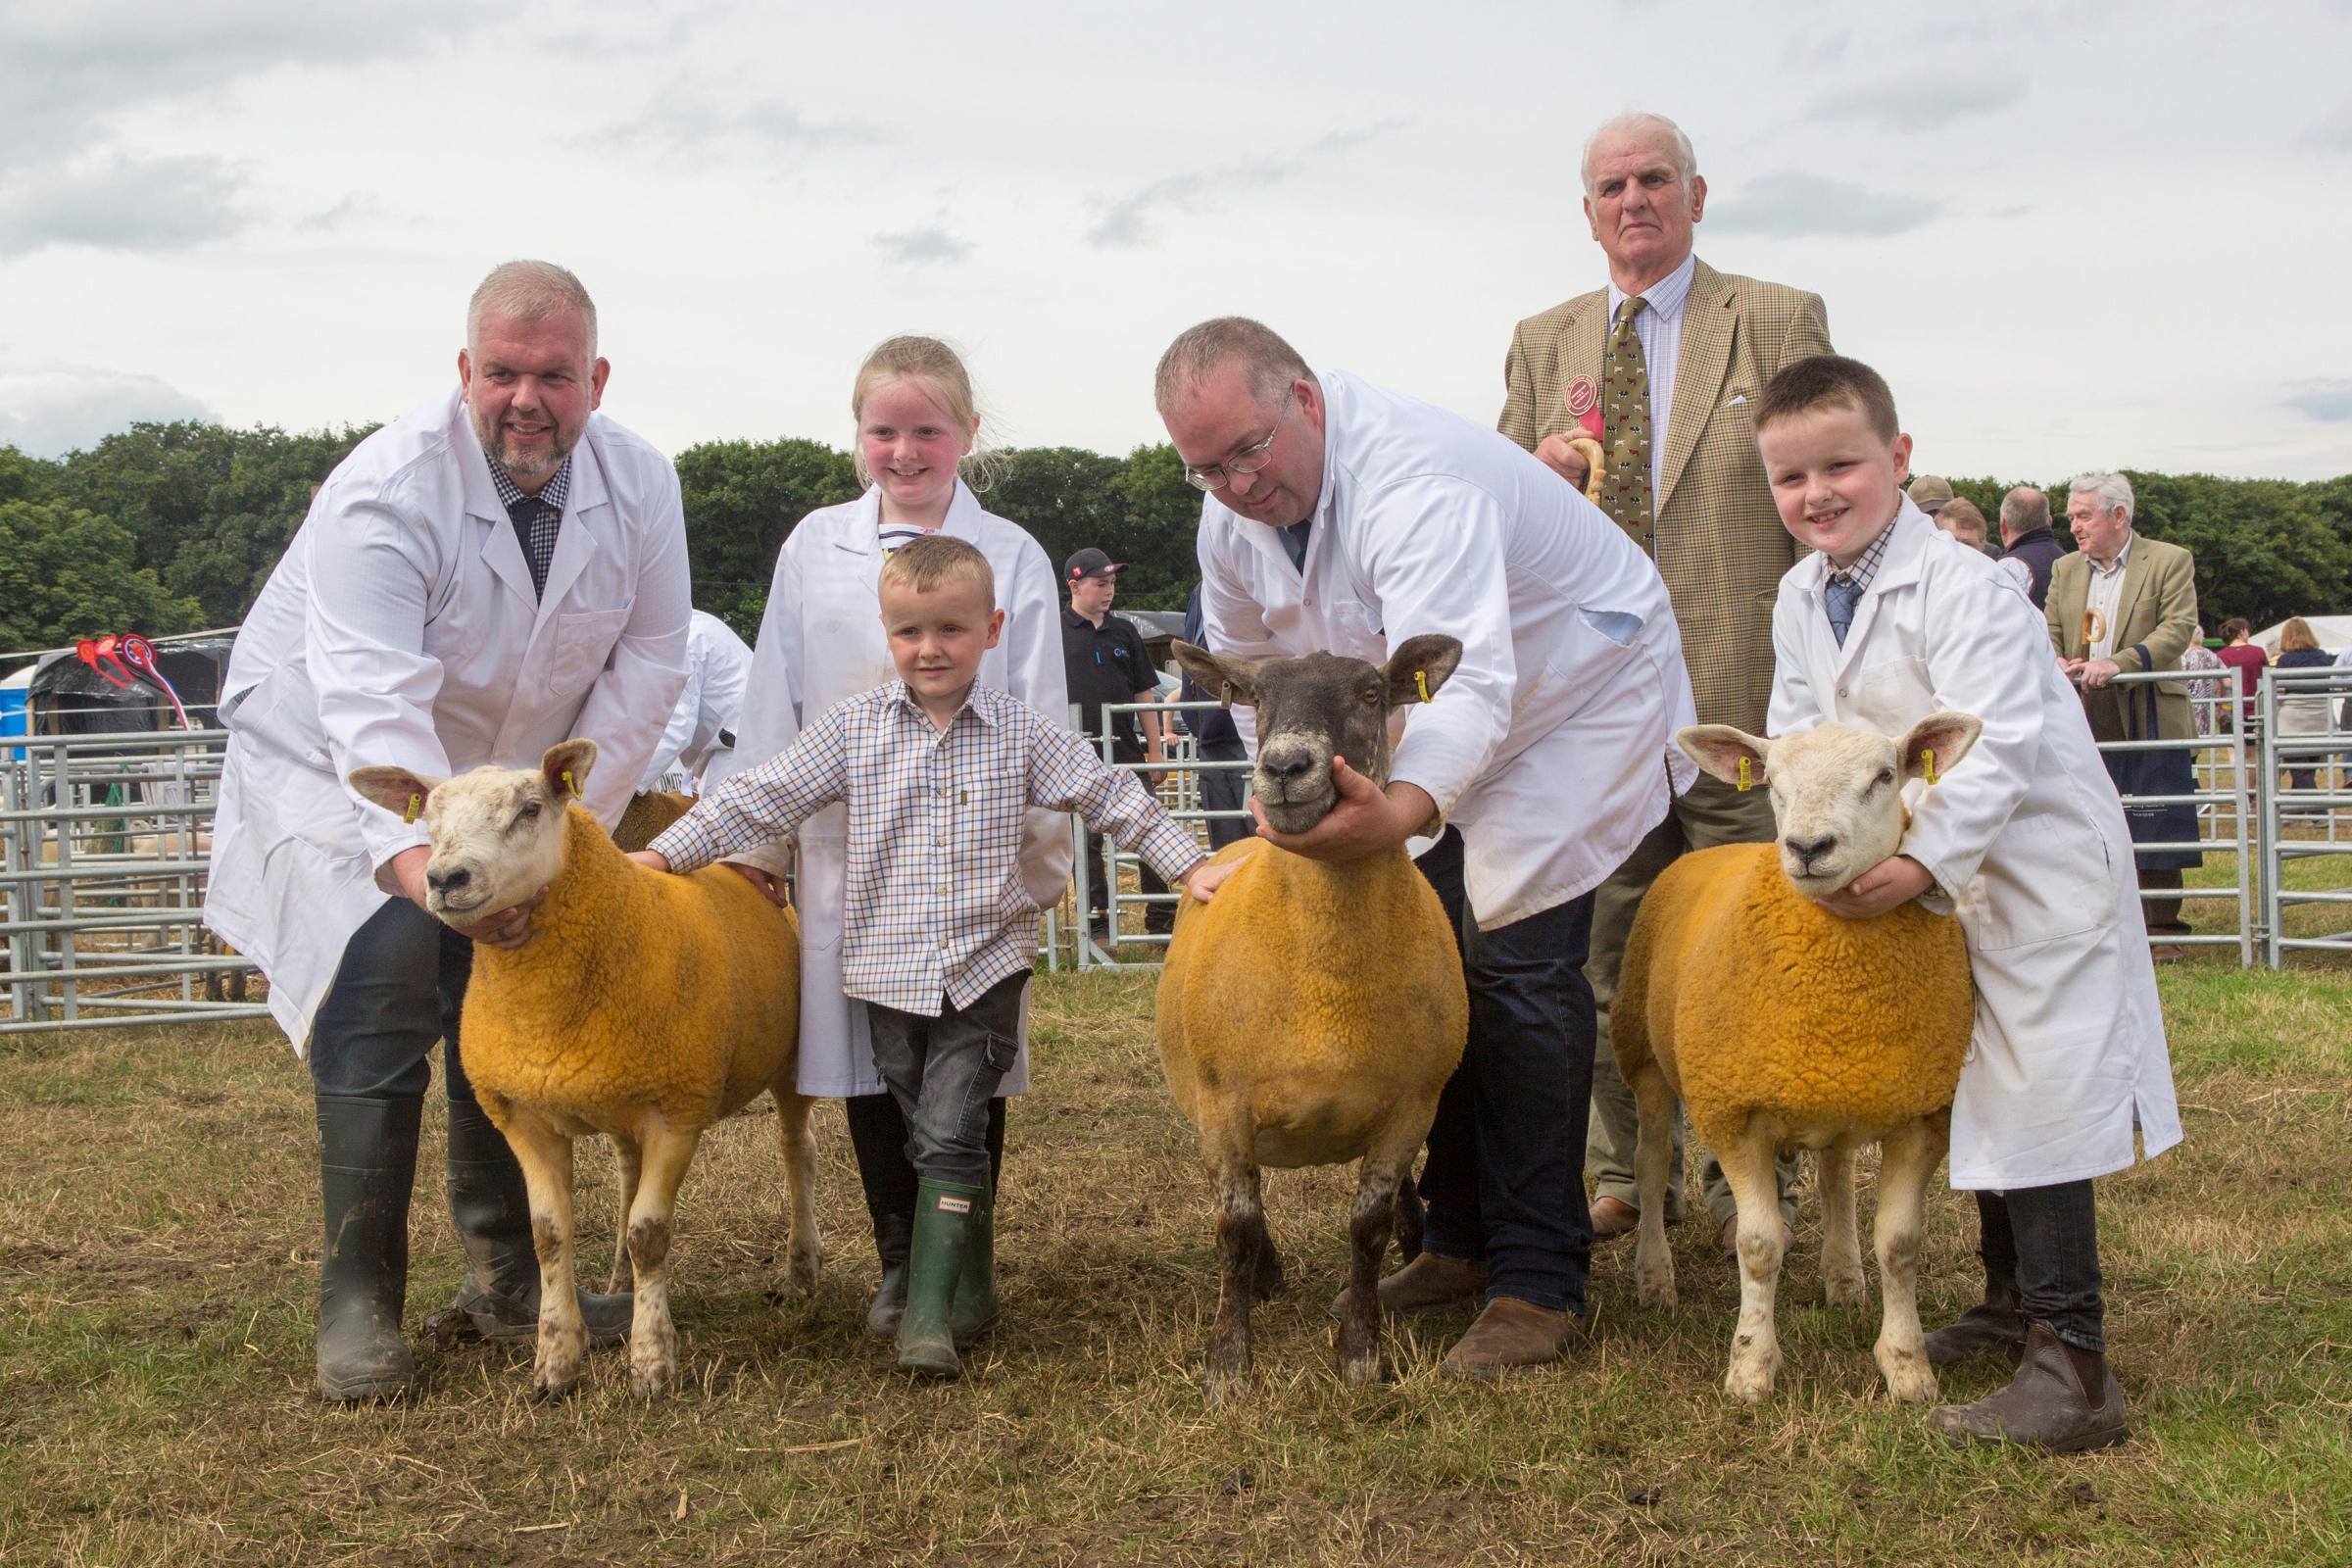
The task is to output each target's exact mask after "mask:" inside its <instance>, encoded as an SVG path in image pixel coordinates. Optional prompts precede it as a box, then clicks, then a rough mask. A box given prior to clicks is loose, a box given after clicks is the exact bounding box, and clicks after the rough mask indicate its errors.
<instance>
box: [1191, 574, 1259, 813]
mask: <svg viewBox="0 0 2352 1568" xmlns="http://www.w3.org/2000/svg"><path fill="white" fill-rule="evenodd" d="M1184 640H1185V641H1186V642H1188V643H1191V644H1192V645H1193V646H1194V647H1195V648H1208V632H1207V629H1206V626H1205V623H1204V622H1203V620H1202V618H1201V585H1200V584H1199V583H1195V584H1193V596H1192V597H1191V598H1190V599H1188V600H1186V601H1185V603H1184ZM1208 651H1209V652H1210V653H1212V654H1213V653H1215V652H1216V650H1215V649H1213V648H1208ZM1183 696H1184V700H1185V701H1186V702H1188V703H1213V702H1215V701H1216V700H1217V699H1216V696H1215V694H1214V693H1211V692H1205V691H1202V690H1201V687H1200V686H1199V685H1198V684H1196V683H1195V682H1194V681H1193V680H1192V678H1191V677H1189V676H1188V677H1186V679H1185V682H1184V693H1183ZM1184 721H1185V723H1186V724H1188V725H1189V726H1191V728H1192V731H1193V734H1194V735H1195V736H1197V737H1199V739H1200V743H1201V760H1202V761H1203V762H1242V761H1247V760H1249V758H1250V752H1249V749H1248V748H1247V747H1245V746H1244V745H1243V744H1242V732H1241V731H1240V730H1239V729H1238V728H1236V727H1235V726H1234V722H1233V715H1232V714H1231V713H1229V712H1227V711H1225V710H1224V709H1222V708H1219V709H1213V710H1211V709H1201V710H1198V711H1192V712H1188V713H1186V714H1185V715H1184ZM1200 777H1201V809H1203V810H1207V811H1238V810H1240V809H1242V800H1243V796H1244V794H1245V792H1246V791H1247V789H1248V786H1249V777H1250V776H1249V774H1247V773H1245V772H1243V771H1241V770H1240V769H1239V768H1215V769H1208V768H1204V769H1202V770H1201V775H1200ZM1250 832H1251V827H1250V819H1249V818H1248V817H1246V816H1222V817H1220V816H1212V817H1210V818H1209V819H1208V848H1209V853H1210V854H1212V855H1213V854H1215V853H1216V852H1217V851H1219V850H1221V849H1223V848H1224V847H1225V846H1226V845H1228V844H1232V843H1235V842H1237V841H1239V840H1242V839H1246V838H1248V837H1250Z"/></svg>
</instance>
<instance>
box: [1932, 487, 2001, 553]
mask: <svg viewBox="0 0 2352 1568" xmlns="http://www.w3.org/2000/svg"><path fill="white" fill-rule="evenodd" d="M1935 516H1936V527H1938V528H1940V529H1942V530H1943V531H1944V532H1945V533H1948V534H1950V535H1951V536H1952V537H1953V538H1955V539H1957V540H1959V541H1960V542H1961V543H1962V544H1964V545H1967V546H1968V547H1969V548H1970V549H1972V550H1985V540H1986V539H1987V538H1989V537H1990V535H1991V530H1990V529H1989V528H1987V527H1986V526H1985V514H1983V513H1982V512H1979V511H1978V510H1977V508H1976V503H1974V502H1972V501H1970V500H1968V499H1967V498H1966V497H1965V496H1954V497H1953V498H1952V499H1951V500H1949V501H1947V502H1945V503H1944V504H1943V505H1942V506H1941V507H1939V508H1938V509H1936V514H1935ZM1990 553H1991V552H1989V551H1987V552H1986V554H1990Z"/></svg>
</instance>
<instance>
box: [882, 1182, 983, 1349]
mask: <svg viewBox="0 0 2352 1568" xmlns="http://www.w3.org/2000/svg"><path fill="white" fill-rule="evenodd" d="M986 1198H987V1189H985V1188H981V1187H966V1186H963V1185H962V1184H960V1183H957V1182H935V1181H933V1180H931V1179H930V1178H929V1177H927V1176H926V1177H924V1178H923V1180H922V1183H921V1185H920V1186H919V1187H917V1188H916V1189H915V1200H914V1247H913V1250H912V1252H911V1255H910V1256H909V1258H908V1260H907V1311H906V1314H905V1315H904V1316H902V1317H901V1318H900V1319H899V1365H900V1366H901V1367H903V1368H905V1369H906V1370H907V1371H909V1372H929V1373H933V1374H935V1375H937V1376H940V1377H949V1378H954V1377H961V1376H962V1375H963V1363H962V1362H961V1361H959V1360H957V1359H956V1333H955V1328H954V1321H953V1320H954V1315H955V1313H954V1308H955V1302H956V1286H957V1285H958V1284H959V1283H960V1282H961V1280H962V1277H963V1269H964V1254H965V1252H967V1251H968V1250H970V1248H971V1243H972V1232H973V1230H974V1228H975V1223H974V1222H975V1218H976V1214H975V1211H976V1210H978V1209H979V1208H980V1207H981V1206H982V1205H983V1203H984V1201H985V1200H986Z"/></svg>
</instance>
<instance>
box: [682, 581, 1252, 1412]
mask: <svg viewBox="0 0 2352 1568" xmlns="http://www.w3.org/2000/svg"><path fill="white" fill-rule="evenodd" d="M880 589H881V600H882V624H883V629H884V631H885V632H886V633H887V635H888V637H889V640H890V653H891V660H892V662H894V663H895V664H896V665H897V666H898V671H899V678H898V679H897V680H894V681H891V682H890V683H888V684H887V685H883V686H879V687H876V688H875V689H874V690H872V691H870V692H866V693H863V694H861V695H859V696H857V697H853V698H851V699H849V700H848V701H846V702H843V703H839V704H837V705H835V706H834V707H833V708H832V709H830V710H829V711H826V712H825V714H824V715H823V716H822V717H821V718H819V719H818V720H817V721H816V722H815V723H814V724H812V725H810V726H809V728H808V729H807V730H805V731H804V732H803V733H802V734H801V736H800V738H799V739H798V740H796V741H795V742H794V743H793V744H792V746H791V748H790V749H789V750H787V751H785V752H784V753H783V754H782V755H780V756H778V757H776V758H775V759H773V760H770V761H767V762H764V763H762V764H760V766H758V767H753V768H748V769H746V770H744V771H742V772H739V773H737V774H735V775H734V776H733V777H731V778H729V779H728V780H727V781H726V782H725V783H724V784H722V785H720V786H719V787H718V788H717V789H715V790H713V791H711V793H710V794H709V795H706V796H704V797H703V798H702V799H701V800H700V801H698V802H697V803H696V804H695V807H694V809H693V810H691V811H689V812H688V813H687V814H686V815H685V816H684V817H682V818H680V819H679V820H678V821H677V822H676V823H674V824H672V825H671V827H670V828H669V829H668V831H666V832H664V833H662V835H661V836H660V837H659V838H657V839H655V840H654V842H653V843H652V844H651V845H650V846H649V847H648V848H647V849H645V850H644V851H642V852H640V853H639V854H638V855H637V857H636V858H638V859H641V860H643V861H645V862H646V863H648V864H650V865H653V866H655V867H657V868H659V869H662V870H668V871H680V872H683V871H691V870H694V869H696V868H698V867H701V866H705V865H709V864H711V862H712V861H714V860H718V859H722V858H725V857H727V856H730V855H735V854H739V853H741V852H742V851H745V850H748V849H751V848H753V847H755V846H757V845H760V844H764V843H766V842H767V841H769V840H770V839H774V838H778V837H781V836H783V835H784V834H787V833H790V832H791V831H792V830H793V829H794V828H795V827H797V826H799V825H800V824H801V823H802V822H804V821H806V820H807V819H808V818H809V817H810V816H812V815H814V814H815V813H816V812H817V811H819V810H821V809H824V808H825V807H827V806H830V805H832V804H833V803H834V802H836V801H846V802H848V803H849V897H848V906H847V910H846V914H847V918H846V921H845V933H844V936H843V939H842V975H843V979H844V981H845V983H846V986H847V989H848V991H849V994H850V995H851V996H853V997H857V998H858V999H859V1000H861V1001H863V1002H864V1003H865V1004H866V1005H867V1006H868V1008H869V1019H870V1023H871V1028H872V1034H873V1042H874V1061H875V1065H876V1066H877V1067H878V1068H879V1069H880V1070H881V1073H882V1078H883V1081H884V1082H885V1083H887V1084H888V1085H889V1086H890V1092H891V1095H892V1096H893V1098H895V1099H896V1100H897V1101H898V1103H899V1105H900V1107H901V1109H902V1110H903V1111H904V1112H905V1113H906V1117H907V1128H908V1140H909V1148H908V1153H909V1154H910V1156H911V1157H912V1159H913V1161H914V1167H915V1170H916V1172H917V1174H918V1175H919V1176H920V1177H921V1179H922V1185H921V1188H920V1194H919V1197H918V1198H917V1200H916V1205H915V1229H914V1242H913V1249H912V1253H911V1256H910V1257H909V1260H908V1265H907V1273H908V1278H907V1311H906V1315H905V1317H904V1318H902V1319H901V1320H900V1325H899V1339H898V1344H899V1365H901V1366H902V1367H907V1368H908V1369H910V1370H914V1371H921V1372H934V1373H939V1374H941V1375H944V1376H949V1377H954V1376H956V1375H958V1374H959V1373H960V1372H961V1370H962V1367H961V1364H960V1362H959V1361H958V1360H957V1359H956V1345H957V1344H958V1343H959V1342H960V1343H964V1344H969V1343H970V1341H971V1340H972V1339H973V1338H974V1337H976V1336H977V1335H978V1334H980V1333H981V1332H983V1331H984V1330H986V1328H987V1327H988V1326H989V1324H991V1323H992V1322H994V1321H995V1319H996V1315H997V1300H996V1282H995V1276H994V1254H993V1246H992V1245H991V1242H992V1239H993V1232H994V1215H993V1203H994V1197H995V1195H994V1194H992V1193H991V1192H990V1191H989V1178H988V1171H989V1165H988V1147H987V1143H986V1134H987V1127H988V1103H989V1101H990V1099H991V1098H992V1097H993V1096H994V1095H995V1094H996V1092H997V1085H998V1082H999V1081H1000V1080H1001V1079H1002V1078H1003V1077H1004V1075H1005V1069H1006V1068H1007V1067H1009V1066H1010V1065H1011V1063H1012V1057H1013V1051H1014V1043H1015V1040H1016V1037H1017V1035H1018V1023H1019V1019H1020V1012H1021V999H1022V994H1023V992H1024V991H1025V990H1026V988H1027V986H1028V983H1029V956H1030V953H1031V952H1032V950H1033V949H1034V947H1035V944H1036V931H1037V915H1038V909H1037V906H1036V905H1035V904H1034V903H1032V902H1031V901H1030V900H1029V898H1028V896H1027V895H1026V894H1025V893H1024V892H1023V891H1022V886H1021V879H1020V875H1019V866H1018V859H1019V854H1020V845H1021V813H1022V812H1023V811H1024V810H1025V809H1028V808H1029V807H1032V806H1038V807H1045V808H1048V809H1054V810H1065V811H1066V810H1074V811H1076V812H1078V814H1079V815H1081V816H1083V817H1084V818H1085V819H1086V823H1087V826H1088V827H1090V828H1092V829H1094V830H1095V831H1096V832H1098V833H1104V834H1108V835H1109V836H1110V837H1112V838H1115V839H1117V840H1118V841H1119V843H1120V844H1121V845H1123V846H1125V847H1126V848H1127V849H1129V850H1132V851H1134V852H1135V853H1136V854H1139V855H1141V856H1142V857H1143V858H1145V860H1146V861H1148V862H1150V864H1151V865H1152V868H1153V869H1154V870H1156V871H1158V872H1159V873H1160V874H1161V875H1162V876H1164V877H1166V878H1167V879H1168V880H1169V881H1170V882H1171V883H1177V882H1181V883H1182V884H1183V885H1184V887H1185V889H1186V891H1187V892H1189V893H1190V894H1191V895H1192V896H1193V897H1194V898H1195V899H1198V900H1201V901H1202V902H1204V903H1205V902H1206V901H1207V900H1208V898H1209V897H1210V896H1211V895H1212V894H1213V893H1214V891H1215V889H1216V885H1217V884H1218V883H1219V882H1222V881H1223V880H1224V879H1225V875H1226V873H1228V872H1229V871H1230V870H1231V869H1232V867H1231V866H1223V867H1214V868H1212V867H1211V866H1210V865H1209V863H1208V860H1207V858H1205V857H1204V856H1202V855H1201V849H1200V846H1199V845H1198V844H1197V843H1196V842H1195V841H1194V839H1193V836H1192V835H1191V834H1190V833H1188V832H1186V831H1185V830H1184V829H1183V828H1181V827H1179V826H1178V825H1177V824H1176V823H1175V821H1174V820H1173V819H1171V818H1170V817H1169V816H1168V814H1167V812H1165V811H1164V810H1162V809H1160V807H1159V805H1158V803H1157V802H1155V801H1153V800H1152V797H1151V796H1150V795H1148V794H1146V793H1145V791H1144V788H1143V786H1142V785H1141V784H1139V783H1138V782H1137V781H1136V779H1135V777H1134V775H1133V774H1131V773H1123V772H1119V771H1116V770H1114V769H1112V768H1111V767H1109V766H1108V765H1107V764H1105V763H1104V762H1103V760H1102V759H1101V758H1100V757H1099V756H1097V755H1096V754H1095V753H1094V752H1093V751H1092V750H1090V749H1089V748H1088V746H1087V745H1086V743H1085V742H1084V741H1082V740H1080V739H1079V738H1077V737H1076V736H1074V735H1072V734H1070V733H1069V732H1068V731H1067V730H1065V729H1062V728H1061V727H1060V726H1058V725H1056V724H1054V723H1053V722H1052V721H1050V720H1049V719H1048V718H1047V717H1046V716H1045V715H1044V714H1043V713H1040V712H1038V711H1036V710H1035V709H1033V708H1030V707H1028V706H1027V705H1025V704H1023V703H1021V702H1019V701H1017V700H1016V699H1014V698H1012V697H1009V696H1007V695H1006V694H1005V693H1004V692H1001V691H998V690H995V689H994V688H992V687H987V686H983V685H980V684H978V676H979V671H980V658H981V655H982V654H984V653H985V652H987V651H988V650H989V649H991V648H993V647H995V646H996V643H997V638H998V637H999V635H1000V634H1001V633H1002V632H1003V630H1004V626H1005V613H1004V612H1003V611H1001V610H998V609H997V608H996V581H995V577H994V574H993V573H992V572H991V571H990V569H989V564H988V559H987V558H986V557H985V556H983V555H981V553H980V552H979V551H978V550H976V549H974V548H973V547H972V546H970V545H969V544H966V543H965V542H964V541H963V540H961V539H957V538H954V537H952V536H950V535H947V534H934V535H931V536H929V537H926V538H922V539H917V540H914V541H912V542H910V543H908V544H907V545H904V546H902V547H901V548H900V549H899V550H897V551H896V552H895V553H893V554H892V556H891V557H890V560H889V562H888V563H887V564H885V565H884V566H883V568H882V577H881V583H880Z"/></svg>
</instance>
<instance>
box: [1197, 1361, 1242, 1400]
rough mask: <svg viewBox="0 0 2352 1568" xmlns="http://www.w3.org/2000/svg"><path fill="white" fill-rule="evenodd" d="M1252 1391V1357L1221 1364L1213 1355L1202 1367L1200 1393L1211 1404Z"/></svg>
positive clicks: (1239, 1396) (1237, 1397)
mask: <svg viewBox="0 0 2352 1568" xmlns="http://www.w3.org/2000/svg"><path fill="white" fill-rule="evenodd" d="M1249 1392H1250V1358H1249V1357H1248V1356H1246V1355H1245V1356H1243V1357H1241V1358H1240V1359H1239V1360H1238V1361H1236V1362H1232V1363H1230V1364H1225V1365H1220V1364H1219V1363H1218V1362H1217V1361H1216V1360H1215V1359H1214V1358H1213V1357H1212V1358H1211V1359H1210V1361H1209V1363H1208V1364H1207V1365H1206V1366H1204V1367H1202V1368H1201V1397H1204V1398H1205V1399H1207V1400H1208V1402H1209V1403H1210V1404H1211V1405H1220V1404H1224V1403H1226V1402H1227V1401H1229V1400H1233V1399H1239V1398H1241V1397H1243V1396H1245V1395H1247V1394H1248V1393H1249Z"/></svg>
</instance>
